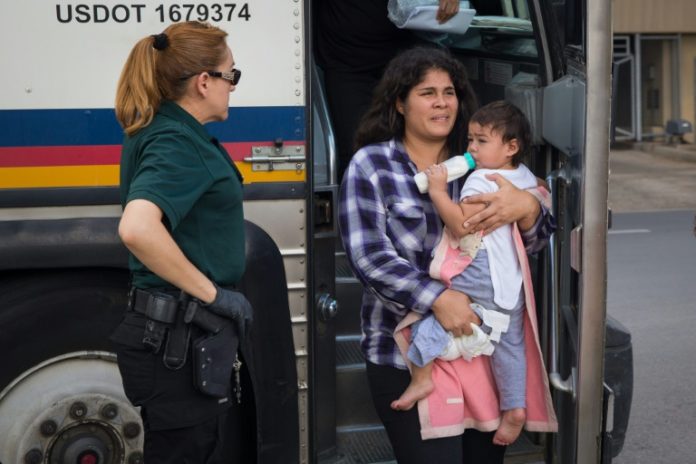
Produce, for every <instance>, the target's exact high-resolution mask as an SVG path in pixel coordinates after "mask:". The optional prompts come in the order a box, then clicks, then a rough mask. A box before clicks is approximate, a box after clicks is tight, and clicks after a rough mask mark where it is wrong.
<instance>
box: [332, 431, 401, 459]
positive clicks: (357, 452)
mask: <svg viewBox="0 0 696 464" xmlns="http://www.w3.org/2000/svg"><path fill="white" fill-rule="evenodd" d="M336 448H337V451H338V453H337V456H336V461H333V462H332V463H331V464H396V461H395V460H394V455H393V453H392V449H391V445H390V444H389V439H388V438H387V433H386V432H385V431H384V428H383V427H382V426H381V425H379V426H373V425H367V426H354V427H339V428H338V429H337V430H336ZM327 464H328V463H327Z"/></svg>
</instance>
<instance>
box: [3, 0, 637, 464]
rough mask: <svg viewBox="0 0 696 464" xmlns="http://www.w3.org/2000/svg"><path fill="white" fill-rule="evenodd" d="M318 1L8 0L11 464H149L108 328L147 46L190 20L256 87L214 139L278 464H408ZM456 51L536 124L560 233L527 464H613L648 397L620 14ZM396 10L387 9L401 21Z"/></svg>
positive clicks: (7, 410) (544, 1)
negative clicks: (617, 237) (234, 223)
mask: <svg viewBox="0 0 696 464" xmlns="http://www.w3.org/2000/svg"><path fill="white" fill-rule="evenodd" d="M320 2H321V0H272V1H271V0H243V1H242V2H235V3H223V2H221V1H220V0H195V1H192V2H162V1H161V0H142V1H140V2H137V3H114V2H104V1H102V0H76V1H72V0H67V1H60V2H56V3H52V4H46V3H45V2H41V1H38V0H25V1H22V2H15V1H12V0H0V13H1V14H0V17H1V18H2V26H3V27H2V28H0V38H2V40H3V43H5V44H6V45H5V48H4V51H3V53H2V55H0V64H1V65H2V69H3V70H4V72H3V73H2V74H0V95H1V96H2V98H0V352H1V353H2V354H3V360H2V363H0V464H15V463H61V464H62V463H74V462H82V461H78V458H79V459H83V458H84V457H85V456H87V457H89V459H91V460H90V461H84V462H99V463H129V464H135V463H141V462H142V461H143V458H142V445H143V431H142V423H141V421H140V417H139V414H138V411H137V409H136V408H134V407H133V406H132V405H131V404H130V403H129V402H128V400H127V399H126V398H125V395H124V393H123V390H122V387H121V381H120V377H119V373H118V369H117V367H116V363H115V355H114V354H113V353H112V352H111V351H110V346H109V343H108V340H107V338H108V335H109V333H110V332H111V330H112V329H113V327H114V326H115V325H116V324H117V323H118V322H119V320H120V318H121V315H122V313H123V311H124V310H125V307H126V300H127V291H128V270H127V253H126V250H125V248H124V247H123V245H122V244H121V243H120V241H119V239H118V236H117V224H118V220H119V216H120V212H121V209H120V205H119V200H118V164H119V157H120V144H121V141H122V131H121V129H120V127H119V126H118V124H117V122H116V119H115V116H114V112H113V100H114V96H115V89H116V82H117V79H118V76H119V73H120V69H121V66H122V64H123V63H124V61H125V58H126V56H127V54H128V52H129V50H130V48H131V46H132V45H133V44H134V43H135V41H136V40H138V39H139V38H141V37H143V36H146V35H149V34H156V33H159V32H161V31H162V30H163V29H164V28H165V27H166V26H167V25H168V24H170V23H171V22H177V21H185V20H204V21H208V22H211V23H212V24H215V25H218V26H220V27H222V28H223V29H225V30H226V31H227V32H229V43H230V45H231V48H232V50H233V51H234V55H235V61H236V62H237V63H239V66H240V67H241V68H243V70H244V81H243V83H242V85H240V87H239V88H238V89H237V91H236V92H234V93H233V94H232V97H231V105H232V108H231V110H230V117H229V119H228V120H227V121H225V122H222V123H214V124H211V126H210V130H211V132H212V133H213V135H214V136H215V137H216V138H218V140H219V141H220V142H221V143H222V144H223V145H224V146H225V147H226V149H227V150H228V152H229V153H230V156H231V158H232V159H233V161H234V162H235V163H236V165H237V166H238V168H239V169H240V171H241V172H242V174H243V176H244V184H245V189H244V191H245V193H244V212H245V218H246V229H247V234H246V235H247V243H246V254H247V263H248V264H247V272H246V274H245V276H244V279H243V282H242V283H241V286H242V287H243V288H244V291H245V293H246V294H247V296H248V298H249V300H250V301H251V303H252V304H253V306H254V308H255V314H256V315H255V325H256V326H257V327H261V326H262V327H264V328H265V329H264V330H267V332H266V333H268V334H271V335H272V337H273V342H272V343H263V342H262V341H261V340H255V342H254V353H255V359H254V360H253V361H252V362H253V364H254V368H255V370H256V372H257V374H258V382H257V383H256V384H255V385H254V396H255V398H256V399H257V405H258V407H257V411H256V425H257V428H258V433H257V436H258V443H257V449H258V462H259V463H281V462H282V463H301V464H307V463H321V464H334V463H335V464H338V463H341V464H352V463H386V462H392V461H393V460H394V458H393V454H392V452H391V448H390V446H389V442H388V440H387V437H386V433H385V432H384V429H383V428H382V426H381V424H380V422H379V420H378V419H377V416H376V414H375V412H374V410H373V408H372V406H371V404H372V403H371V399H370V396H369V391H368V388H367V383H366V377H365V366H364V360H363V358H362V356H361V354H360V352H359V349H358V345H359V339H360V327H359V306H360V291H361V289H360V284H359V283H358V281H357V280H356V279H355V277H354V276H353V275H352V273H351V272H350V268H349V267H348V265H347V262H346V258H345V254H344V253H343V252H342V251H341V247H340V245H339V244H338V241H339V239H338V227H337V222H336V208H337V197H338V189H339V185H340V179H339V175H338V167H337V155H336V148H335V141H334V132H333V125H332V120H331V116H330V114H329V112H328V109H327V103H326V92H325V89H324V87H323V80H322V70H321V69H320V68H319V67H318V65H317V61H316V59H315V56H314V30H315V28H316V27H317V24H316V23H315V14H314V12H315V11H316V9H317V8H318V7H320ZM469 3H470V5H469V6H470V7H471V8H472V9H474V10H476V15H475V16H474V18H473V19H472V22H471V24H470V26H469V28H468V29H467V30H466V32H464V33H459V34H447V35H446V37H440V45H442V46H446V47H448V48H449V49H450V50H451V52H452V54H453V55H455V56H456V57H457V58H458V59H460V60H461V61H462V63H463V64H464V65H465V67H466V69H467V72H468V76H469V79H470V80H471V83H472V86H473V87H474V90H475V91H476V93H477V95H478V96H479V99H480V101H481V103H486V102H488V101H492V100H496V99H502V98H505V99H507V100H509V101H512V102H513V103H515V104H516V105H517V106H519V107H520V108H521V109H522V110H523V111H524V112H525V114H526V115H527V116H528V118H529V119H530V122H531V124H532V127H533V131H534V150H535V155H534V157H533V158H534V160H533V162H532V163H531V166H530V167H531V169H532V170H533V171H534V173H535V174H536V175H537V176H538V177H540V178H545V179H546V180H547V183H548V184H549V187H550V190H551V193H552V198H553V213H554V215H555V217H556V219H557V223H558V228H557V231H556V232H555V234H554V236H553V237H552V239H551V240H550V244H549V246H548V248H547V249H546V250H545V251H544V252H542V253H541V254H539V256H535V257H533V258H532V259H531V261H530V264H531V265H532V271H533V274H534V281H535V291H536V299H537V306H538V313H539V314H538V320H539V324H540V327H539V333H540V336H541V344H542V349H543V352H544V355H545V361H546V366H547V369H548V371H549V379H550V383H551V385H552V387H553V392H552V393H553V399H554V406H555V408H556V413H557V415H558V419H559V431H558V433H556V434H538V433H536V434H535V433H524V434H523V436H522V437H521V438H520V439H519V440H518V442H517V443H516V444H515V445H514V446H512V447H511V449H510V450H509V452H508V453H507V456H508V457H507V460H508V461H509V462H516V463H517V462H529V463H531V462H535V463H536V462H545V463H559V464H569V463H583V464H584V463H609V462H611V460H612V458H613V457H615V456H616V455H617V454H618V453H619V452H620V450H621V447H622V445H623V437H624V435H625V430H626V427H627V423H628V418H629V412H630V404H631V394H632V348H631V337H630V333H629V332H628V331H627V330H626V329H625V328H624V327H623V326H622V325H621V324H620V323H619V322H618V321H615V320H613V319H611V318H609V317H607V315H606V232H607V227H608V221H609V215H608V211H607V183H608V153H609V134H610V131H609V128H610V106H611V93H610V89H611V44H612V40H611V2H605V1H600V0H477V1H474V0H472V1H471V2H469ZM385 14H386V12H385Z"/></svg>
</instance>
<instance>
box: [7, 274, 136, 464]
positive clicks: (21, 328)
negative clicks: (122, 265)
mask: <svg viewBox="0 0 696 464" xmlns="http://www.w3.org/2000/svg"><path fill="white" fill-rule="evenodd" d="M126 291H127V274H126V273H124V272H119V271H108V270H93V271H90V272H85V271H62V272H50V273H49V272H42V273H32V274H31V275H29V274H26V275H24V276H17V277H14V278H12V279H11V280H3V281H2V282H0V295H1V296H0V334H1V335H0V350H2V351H1V352H2V353H3V354H4V356H3V364H2V369H1V370H0V462H8V463H9V462H27V463H34V462H36V463H39V462H41V463H43V462H46V463H51V464H53V463H64V462H83V461H82V460H83V459H85V458H86V457H91V461H93V462H102V463H110V464H117V463H125V462H129V463H131V462H132V463H138V462H142V444H143V434H142V423H141V421H140V416H139V413H138V410H137V409H136V408H134V407H133V406H132V405H131V404H130V403H129V402H128V400H127V399H126V397H125V395H124V393H123V389H122V384H121V378H120V374H119V372H118V367H117V365H116V362H115V359H116V358H115V356H114V355H113V354H112V353H111V352H110V347H109V342H108V336H109V334H110V333H111V331H112V330H113V328H114V327H115V326H116V325H117V324H118V322H119V321H120V319H121V315H122V313H123V311H124V309H125V306H126ZM88 461H89V459H88ZM88 461H85V462H88Z"/></svg>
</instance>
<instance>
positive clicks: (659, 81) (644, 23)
mask: <svg viewBox="0 0 696 464" xmlns="http://www.w3.org/2000/svg"><path fill="white" fill-rule="evenodd" d="M613 2H614V5H613V7H614V11H613V18H614V19H613V22H614V100H615V106H614V112H615V113H614V121H615V124H616V128H615V139H616V140H633V141H637V142H641V141H653V140H655V141H663V140H664V141H670V139H674V137H670V136H669V135H668V134H666V128H667V126H668V122H669V121H672V123H671V124H669V125H670V127H671V128H672V129H673V128H674V127H675V122H678V123H679V124H678V127H680V128H682V129H683V130H685V131H686V133H685V134H683V135H682V136H680V137H678V139H679V138H681V139H682V140H683V141H686V142H688V143H694V133H693V130H690V131H689V128H692V127H693V124H694V122H696V0H659V1H656V0H613Z"/></svg>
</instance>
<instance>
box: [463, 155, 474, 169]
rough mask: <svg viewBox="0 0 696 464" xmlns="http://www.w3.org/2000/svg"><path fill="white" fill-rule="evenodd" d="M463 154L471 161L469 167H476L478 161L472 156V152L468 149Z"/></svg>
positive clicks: (468, 161)
mask: <svg viewBox="0 0 696 464" xmlns="http://www.w3.org/2000/svg"><path fill="white" fill-rule="evenodd" d="M462 156H464V159H466V162H467V163H469V169H474V168H475V167H476V161H474V157H473V156H471V153H469V152H468V151H467V152H466V153H464V154H463V155H462Z"/></svg>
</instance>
